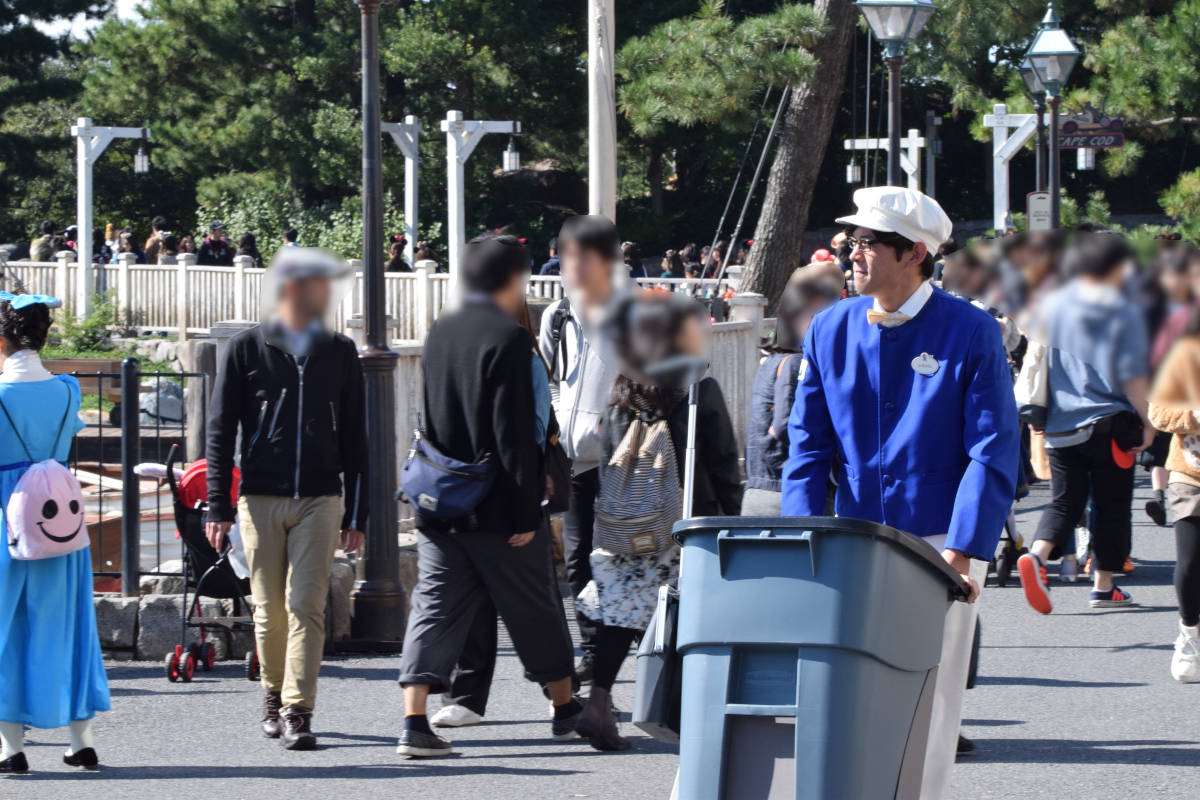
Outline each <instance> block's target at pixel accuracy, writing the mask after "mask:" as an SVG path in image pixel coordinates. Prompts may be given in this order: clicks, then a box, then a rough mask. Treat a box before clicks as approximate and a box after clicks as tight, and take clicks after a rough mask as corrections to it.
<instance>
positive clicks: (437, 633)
mask: <svg viewBox="0 0 1200 800" xmlns="http://www.w3.org/2000/svg"><path fill="white" fill-rule="evenodd" d="M550 550H551V547H550V536H549V533H548V532H547V531H546V530H545V529H544V528H543V529H542V530H539V531H538V533H537V534H536V535H535V536H534V537H533V541H531V542H530V543H529V544H527V545H525V546H524V547H513V546H512V545H510V544H509V543H508V536H507V535H506V534H502V533H495V532H472V533H447V532H442V531H437V530H421V531H419V532H418V537H417V564H418V569H419V576H418V578H417V587H416V589H415V590H414V591H413V596H412V612H411V613H410V614H409V618H408V631H407V632H406V633H405V635H404V653H403V655H402V656H401V658H400V678H399V680H400V683H401V684H402V685H403V684H428V685H429V687H430V689H429V690H430V692H433V693H438V692H444V691H446V689H447V687H449V686H450V684H451V679H450V674H451V672H452V670H453V669H454V666H455V663H456V662H457V661H458V660H459V656H460V655H461V654H462V652H463V648H464V646H465V645H466V644H467V641H468V639H469V638H471V635H472V633H476V634H478V632H479V630H480V629H481V626H482V624H483V622H482V621H481V620H480V614H481V612H482V611H483V610H484V609H485V608H486V607H487V606H489V605H492V606H494V607H495V610H496V611H498V612H499V614H500V617H501V618H502V619H503V620H504V625H505V627H506V628H507V629H508V632H509V635H510V636H511V637H512V641H513V647H514V648H515V649H516V651H517V656H518V657H519V658H520V659H521V663H522V665H524V667H525V674H526V676H528V677H529V679H530V680H533V681H537V682H538V683H550V682H551V681H556V680H561V679H562V678H566V677H569V676H570V675H571V674H572V672H573V669H574V667H573V664H572V663H571V662H572V658H571V656H572V648H571V634H570V632H569V631H568V630H567V621H566V619H565V618H564V617H563V612H562V604H561V602H560V600H559V596H558V591H557V589H556V588H555V586H554V573H553V571H552V570H551V568H550V563H551V560H550ZM491 619H492V620H494V619H495V617H494V615H493V616H492V617H491ZM492 625H493V628H492V631H493V633H492V639H491V645H490V651H491V655H492V658H493V659H494V657H495V649H496V646H495V638H494V636H495V634H494V630H495V629H494V625H495V622H494V621H493V623H492ZM477 626H478V627H477ZM475 644H476V646H478V641H477V642H476V643H475ZM484 649H487V648H484ZM491 668H492V667H486V669H487V670H489V671H490V669H491ZM489 682H490V681H489Z"/></svg>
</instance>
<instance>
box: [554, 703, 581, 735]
mask: <svg viewBox="0 0 1200 800" xmlns="http://www.w3.org/2000/svg"><path fill="white" fill-rule="evenodd" d="M567 706H568V707H567V708H564V709H562V710H561V712H560V710H559V709H557V708H556V709H554V721H553V722H552V723H550V736H551V737H552V738H553V739H554V740H555V741H556V742H565V741H568V740H570V739H578V738H579V734H578V733H576V732H575V725H576V723H578V722H579V715H580V714H582V713H583V703H582V701H580V700H579V698H578V697H572V698H571V702H569V703H567Z"/></svg>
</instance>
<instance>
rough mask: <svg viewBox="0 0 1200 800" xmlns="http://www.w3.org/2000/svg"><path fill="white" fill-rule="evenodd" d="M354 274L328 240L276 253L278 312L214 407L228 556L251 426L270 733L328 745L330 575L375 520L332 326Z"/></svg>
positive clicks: (243, 340) (234, 347) (243, 519)
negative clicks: (329, 320) (325, 323)
mask: <svg viewBox="0 0 1200 800" xmlns="http://www.w3.org/2000/svg"><path fill="white" fill-rule="evenodd" d="M341 271H344V265H343V264H342V262H341V261H339V260H337V259H334V258H333V257H332V256H330V255H329V254H327V253H325V252H323V251H321V250H317V249H315V248H287V249H286V250H284V251H282V252H281V253H280V255H279V256H278V257H276V259H275V261H274V263H273V264H272V265H271V271H270V272H271V274H270V275H269V277H270V279H271V280H270V281H268V283H267V284H265V286H272V285H273V286H274V288H275V290H276V291H275V296H276V297H277V302H276V304H275V309H274V313H273V314H272V315H271V316H270V318H269V319H268V320H267V321H266V322H265V323H263V324H262V325H259V326H258V327H255V328H251V329H249V330H246V331H243V332H241V333H239V334H238V335H236V336H234V337H233V338H232V339H231V340H230V342H229V346H228V349H227V350H226V352H225V354H224V357H223V358H222V361H221V364H220V367H219V369H218V371H217V379H216V381H215V383H214V384H213V394H212V401H211V405H210V407H209V415H208V454H207V456H208V525H207V533H208V538H209V541H210V542H211V543H212V545H213V547H215V548H217V549H218V550H219V549H220V548H221V546H222V544H223V543H224V539H225V536H226V534H227V533H228V531H229V528H230V526H231V523H232V521H233V519H234V509H233V507H232V506H231V505H230V501H229V498H230V482H231V480H232V469H233V461H234V449H235V443H236V442H237V436H238V428H239V427H240V428H241V453H240V455H241V471H242V478H241V489H240V492H239V494H240V499H239V500H238V509H237V518H238V521H239V528H240V530H241V534H242V541H243V543H244V544H245V548H246V560H247V562H248V563H249V566H250V588H251V591H252V593H253V596H254V635H255V639H256V640H257V643H258V655H259V660H260V662H261V664H262V684H263V689H264V690H265V692H266V694H265V697H264V700H263V718H262V730H263V733H265V734H266V735H267V736H269V737H272V738H276V737H279V738H281V739H282V742H283V745H284V747H286V748H288V749H289V750H311V749H313V748H314V747H316V742H317V740H316V737H315V736H313V734H312V727H311V722H312V710H313V703H314V701H315V700H316V693H317V673H318V671H319V670H320V667H321V652H322V650H323V648H324V645H325V600H326V596H327V595H328V592H329V570H330V568H331V567H332V565H333V555H334V550H335V548H336V547H337V545H338V543H339V538H340V543H341V545H342V547H343V549H344V550H346V552H350V551H353V550H355V549H356V548H357V547H358V546H359V544H361V542H362V538H363V534H362V530H363V528H364V526H365V524H366V517H367V507H366V500H367V491H366V487H365V486H364V484H365V482H366V464H367V444H366V429H365V427H364V414H363V377H362V370H361V367H360V366H359V361H358V352H357V350H356V349H355V346H354V343H353V342H351V341H350V340H349V339H347V338H346V337H345V336H342V335H340V334H336V333H330V332H328V331H326V330H325V329H324V328H323V327H322V325H321V319H322V317H323V316H324V313H325V311H326V309H327V307H328V305H329V298H330V279H331V278H332V277H334V276H335V275H336V274H338V273H339V272H341ZM264 291H270V289H267V288H264ZM343 496H344V499H343ZM339 531H340V532H341V535H340V537H339V535H338V533H339ZM281 717H282V718H281Z"/></svg>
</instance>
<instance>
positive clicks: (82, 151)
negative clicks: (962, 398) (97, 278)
mask: <svg viewBox="0 0 1200 800" xmlns="http://www.w3.org/2000/svg"><path fill="white" fill-rule="evenodd" d="M71 135H72V136H74V137H75V139H76V148H75V164H76V176H75V178H76V192H75V224H76V225H77V226H78V227H79V234H78V241H76V242H75V258H76V261H77V263H78V268H79V274H78V278H77V280H76V281H75V314H76V315H77V316H80V317H82V316H84V315H86V314H87V312H88V310H89V309H90V308H91V304H92V295H94V294H95V291H96V289H95V285H94V283H93V274H92V165H93V164H95V163H96V159H98V158H99V157H100V154H101V153H103V152H104V148H106V147H108V145H109V142H111V141H112V140H113V139H143V140H144V139H149V138H150V129H149V128H111V127H104V126H99V125H92V120H91V119H90V118H88V117H80V118H79V119H78V120H76V123H75V124H74V125H72V126H71ZM141 155H142V157H143V158H145V159H146V161H145V167H146V169H149V168H150V157H149V156H147V155H146V154H145V153H144V152H143V153H142V154H141ZM137 166H138V165H137V162H136V160H135V163H134V170H135V171H138V170H137Z"/></svg>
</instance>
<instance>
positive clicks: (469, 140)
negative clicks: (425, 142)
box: [442, 111, 521, 297]
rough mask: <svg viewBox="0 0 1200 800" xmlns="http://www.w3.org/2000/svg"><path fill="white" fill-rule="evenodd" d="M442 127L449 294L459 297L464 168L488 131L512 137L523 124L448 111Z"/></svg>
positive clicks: (463, 238)
mask: <svg viewBox="0 0 1200 800" xmlns="http://www.w3.org/2000/svg"><path fill="white" fill-rule="evenodd" d="M442 130H443V131H445V132H446V187H447V198H446V199H447V203H446V205H447V209H446V215H447V216H448V217H449V219H448V225H447V226H446V227H447V235H448V237H449V240H450V248H449V249H450V252H449V254H448V259H447V261H448V262H449V263H448V266H449V268H450V296H451V297H456V292H457V290H458V267H459V263H458V260H459V256H460V255H461V253H462V248H463V246H464V245H465V244H466V243H467V210H466V203H465V200H464V197H463V190H464V189H465V186H464V184H465V183H466V172H465V170H464V169H463V168H464V167H465V166H466V163H467V159H468V158H470V157H471V153H473V152H475V148H476V147H477V146H478V145H479V141H480V140H481V139H482V138H483V137H484V135H485V134H489V133H507V134H509V135H510V136H511V135H512V134H514V133H520V132H521V123H519V122H512V121H507V120H506V121H498V120H464V119H463V114H462V112H461V111H447V112H446V118H445V119H444V120H442Z"/></svg>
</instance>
